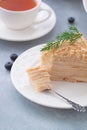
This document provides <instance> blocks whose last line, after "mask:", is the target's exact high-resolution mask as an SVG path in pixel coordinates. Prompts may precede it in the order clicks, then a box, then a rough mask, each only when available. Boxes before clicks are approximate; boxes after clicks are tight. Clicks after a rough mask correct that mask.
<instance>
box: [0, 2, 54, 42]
mask: <svg viewBox="0 0 87 130" xmlns="http://www.w3.org/2000/svg"><path fill="white" fill-rule="evenodd" d="M41 7H43V8H45V9H49V10H50V11H51V12H52V15H51V17H50V18H49V19H48V20H47V21H45V22H43V23H41V24H38V25H33V26H32V27H29V28H26V29H24V30H19V31H16V30H10V29H8V28H7V27H6V26H5V25H4V24H3V23H2V21H0V32H1V33H0V39H3V40H9V41H28V40H34V39H37V38H40V37H42V36H44V35H46V34H47V33H49V32H50V31H51V30H52V29H53V27H54V26H55V23H56V16H55V13H54V11H53V10H52V8H51V7H49V6H48V5H47V4H46V3H42V5H41ZM44 15H47V13H46V12H42V14H41V15H39V16H38V17H37V21H38V19H39V20H40V19H43V17H44Z"/></svg>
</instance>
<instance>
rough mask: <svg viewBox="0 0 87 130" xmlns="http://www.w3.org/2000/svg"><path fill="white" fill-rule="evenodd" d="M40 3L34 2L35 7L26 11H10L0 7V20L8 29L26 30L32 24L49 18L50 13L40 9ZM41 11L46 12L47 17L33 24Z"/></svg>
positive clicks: (39, 1)
mask: <svg viewBox="0 0 87 130" xmlns="http://www.w3.org/2000/svg"><path fill="white" fill-rule="evenodd" d="M41 2H42V1H41V0H36V3H37V4H36V6H35V7H34V8H32V9H29V10H26V11H12V10H7V9H4V8H2V7H0V19H1V20H2V21H3V23H4V24H5V25H6V26H7V27H8V28H10V29H15V30H18V29H24V28H27V27H29V26H31V25H32V24H38V23H42V22H45V21H46V20H47V19H49V18H50V16H51V11H50V10H48V9H43V8H41ZM41 11H46V12H48V16H46V17H45V18H44V19H43V20H40V21H37V22H35V20H36V17H37V16H38V13H39V12H41Z"/></svg>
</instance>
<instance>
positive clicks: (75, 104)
mask: <svg viewBox="0 0 87 130" xmlns="http://www.w3.org/2000/svg"><path fill="white" fill-rule="evenodd" d="M50 91H51V92H52V93H54V94H56V95H57V96H60V97H61V98H63V99H64V100H65V101H67V102H68V104H70V105H71V106H72V108H73V109H74V110H76V111H79V112H85V111H86V108H85V107H83V106H81V105H79V104H77V103H75V102H73V101H71V100H69V99H67V98H66V97H64V96H62V95H61V94H59V93H58V92H56V91H55V90H52V89H51V90H50Z"/></svg>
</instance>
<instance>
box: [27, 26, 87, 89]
mask: <svg viewBox="0 0 87 130" xmlns="http://www.w3.org/2000/svg"><path fill="white" fill-rule="evenodd" d="M27 73H28V75H29V78H30V80H31V81H32V84H33V86H35V88H36V89H37V90H38V91H43V90H45V89H50V88H51V84H50V80H52V81H61V80H62V81H70V82H87V41H86V39H85V38H84V37H83V36H82V34H81V33H80V32H79V31H78V29H77V28H76V27H74V26H71V27H69V30H68V31H65V32H63V33H61V34H60V35H58V36H57V38H56V39H55V40H54V41H52V42H49V43H48V44H46V45H45V46H44V47H43V48H42V49H41V63H40V66H38V67H36V68H29V69H28V70H27Z"/></svg>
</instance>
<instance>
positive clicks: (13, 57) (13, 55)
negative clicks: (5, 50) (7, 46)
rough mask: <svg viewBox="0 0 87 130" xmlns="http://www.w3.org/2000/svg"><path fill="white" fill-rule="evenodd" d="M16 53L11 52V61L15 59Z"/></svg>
mask: <svg viewBox="0 0 87 130" xmlns="http://www.w3.org/2000/svg"><path fill="white" fill-rule="evenodd" d="M17 57H18V55H17V54H15V53H14V54H11V56H10V58H11V60H12V61H15V60H16V59H17Z"/></svg>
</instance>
